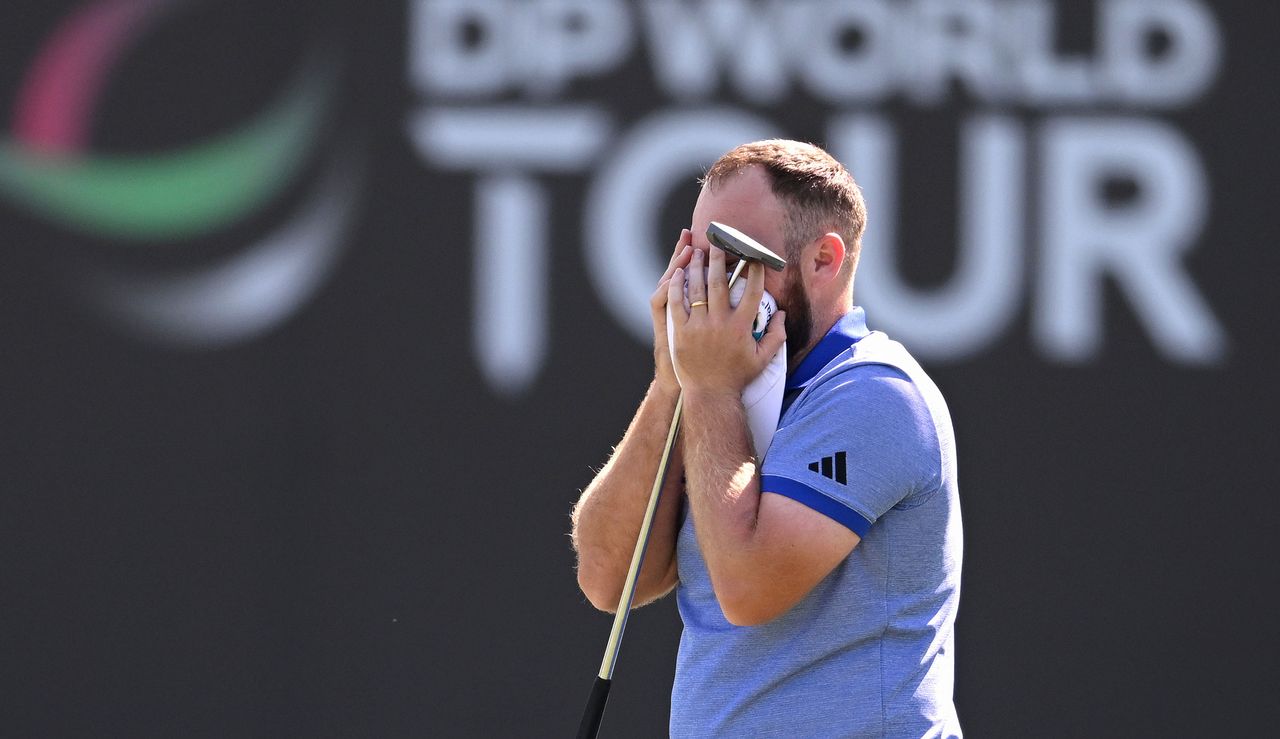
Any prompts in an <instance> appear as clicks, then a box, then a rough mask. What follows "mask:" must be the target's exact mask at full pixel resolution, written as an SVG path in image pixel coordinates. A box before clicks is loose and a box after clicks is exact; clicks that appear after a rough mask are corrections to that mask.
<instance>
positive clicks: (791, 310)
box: [778, 270, 813, 362]
mask: <svg viewBox="0 0 1280 739" xmlns="http://www.w3.org/2000/svg"><path fill="white" fill-rule="evenodd" d="M785 290H786V293H785V294H784V295H782V296H781V297H779V298H778V307H779V308H781V309H782V310H784V311H786V313H787V316H786V319H785V320H784V321H783V324H782V325H783V327H784V328H786V330H787V361H788V362H790V361H791V360H792V359H794V358H795V356H796V354H798V353H800V352H802V351H804V350H806V349H808V348H809V340H810V339H811V338H813V312H812V311H811V310H809V294H808V293H807V292H805V289H804V283H803V282H801V281H800V272H799V270H796V271H793V272H792V273H791V274H790V275H789V276H788V277H787V281H786V285H785Z"/></svg>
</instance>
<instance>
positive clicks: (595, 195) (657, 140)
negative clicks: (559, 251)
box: [582, 109, 778, 343]
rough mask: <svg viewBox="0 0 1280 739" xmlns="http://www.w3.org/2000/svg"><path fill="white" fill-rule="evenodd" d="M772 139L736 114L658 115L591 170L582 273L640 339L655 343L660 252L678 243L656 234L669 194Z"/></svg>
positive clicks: (770, 130) (765, 125)
mask: <svg viewBox="0 0 1280 739" xmlns="http://www.w3.org/2000/svg"><path fill="white" fill-rule="evenodd" d="M776 135H778V130H777V129H776V128H775V127H774V126H773V125H772V124H770V123H769V122H768V121H765V120H762V119H760V118H757V117H754V116H751V115H747V114H746V113H742V112H739V111H737V110H728V109H726V110H707V111H690V112H677V113H658V114H656V115H654V116H651V117H649V118H648V119H646V120H644V121H642V122H641V123H640V124H639V125H637V126H635V127H634V128H632V129H631V131H630V132H629V133H628V134H627V135H626V137H625V138H623V139H622V140H620V141H618V142H617V144H616V145H615V147H614V156H613V158H612V159H609V160H608V161H606V162H605V163H604V164H603V166H601V167H600V168H599V169H598V170H597V171H596V178H595V180H594V181H593V182H592V183H591V186H590V189H589V190H588V192H587V202H586V208H585V211H584V214H583V215H584V217H585V221H584V224H583V232H582V244H583V248H584V249H585V250H586V261H587V274H588V275H590V277H591V280H592V284H594V285H595V288H596V292H597V293H598V294H599V296H600V300H601V301H602V302H603V303H604V304H605V306H606V307H607V308H608V309H609V311H610V312H612V313H613V316H614V318H616V319H617V320H618V322H619V323H621V324H622V326H623V327H624V328H626V329H627V330H628V331H630V332H631V334H632V335H633V336H635V337H636V338H637V339H638V340H640V341H643V342H645V343H651V342H652V341H653V326H652V324H651V323H650V320H649V297H650V296H651V295H652V294H653V291H654V289H655V288H656V287H657V285H658V278H659V277H661V276H662V273H663V271H664V270H665V269H666V262H665V261H663V260H661V259H659V258H658V255H659V254H660V253H661V250H660V248H659V247H660V246H661V245H667V247H666V248H667V251H668V252H669V250H670V248H671V245H674V244H675V238H676V234H656V233H654V224H656V223H657V222H658V219H659V217H660V214H661V210H662V204H663V201H664V199H665V197H666V196H667V194H668V193H670V192H671V189H672V188H673V187H674V186H675V185H677V184H679V183H680V182H682V181H683V182H689V181H691V180H692V179H693V178H694V177H696V176H698V175H699V174H701V173H702V171H704V170H705V168H706V167H709V166H710V165H711V164H712V163H713V162H714V161H715V160H716V159H717V158H718V157H719V156H720V155H721V154H724V153H725V152H726V151H728V150H730V149H732V148H733V147H735V146H737V145H738V144H741V143H743V142H745V141H755V140H757V139H765V138H770V137H771V136H776ZM686 178H687V179H686ZM689 211H690V213H692V212H693V203H689Z"/></svg>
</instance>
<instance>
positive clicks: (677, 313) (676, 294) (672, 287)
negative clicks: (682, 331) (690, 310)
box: [667, 267, 689, 328]
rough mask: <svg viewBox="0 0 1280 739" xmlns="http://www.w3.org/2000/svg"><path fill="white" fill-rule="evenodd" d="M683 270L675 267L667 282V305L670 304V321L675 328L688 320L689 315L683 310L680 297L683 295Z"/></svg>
mask: <svg viewBox="0 0 1280 739" xmlns="http://www.w3.org/2000/svg"><path fill="white" fill-rule="evenodd" d="M683 292H684V270H683V269H681V268H680V267H676V271H675V273H674V274H672V275H671V280H670V281H669V282H668V284H667V305H670V306H671V322H672V323H674V324H675V326H676V328H681V327H683V326H684V325H685V323H687V322H688V321H689V316H688V314H686V313H685V312H684V305H683V302H682V300H681V298H683V297H684V295H682V293H683Z"/></svg>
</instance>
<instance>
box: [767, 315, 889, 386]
mask: <svg viewBox="0 0 1280 739" xmlns="http://www.w3.org/2000/svg"><path fill="white" fill-rule="evenodd" d="M868 333H870V332H869V331H867V315H866V313H865V312H864V311H863V310H862V308H860V307H858V306H856V305H855V306H854V307H853V310H851V311H849V312H848V313H846V314H844V315H843V316H841V317H840V320H838V321H836V325H834V326H832V327H831V330H830V331H828V332H827V335H826V336H823V337H822V341H819V342H818V345H817V346H815V347H814V348H813V350H812V351H810V352H809V354H808V356H806V357H805V358H804V359H803V360H802V361H801V362H800V366H799V367H796V371H795V372H793V373H791V374H790V375H788V376H787V389H788V390H795V389H797V388H802V387H804V386H805V385H808V384H809V381H810V380H812V379H813V378H814V377H816V376H817V374H818V373H819V372H821V371H822V368H823V367H826V366H827V365H828V364H830V362H831V360H833V359H835V358H836V357H837V356H838V355H840V354H841V353H842V352H844V351H845V350H846V349H848V348H849V347H850V346H853V345H854V344H856V343H857V342H858V340H859V339H861V338H862V337H864V336H866V335H867V334H868Z"/></svg>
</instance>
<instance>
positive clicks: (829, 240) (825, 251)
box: [810, 231, 845, 282]
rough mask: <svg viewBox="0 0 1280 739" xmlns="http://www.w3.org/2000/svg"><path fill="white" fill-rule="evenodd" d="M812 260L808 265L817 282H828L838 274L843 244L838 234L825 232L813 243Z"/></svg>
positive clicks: (843, 249) (841, 261)
mask: <svg viewBox="0 0 1280 739" xmlns="http://www.w3.org/2000/svg"><path fill="white" fill-rule="evenodd" d="M812 253H813V260H812V262H810V267H811V269H812V270H813V276H814V278H815V279H817V280H818V281H819V282H830V281H832V280H834V279H836V278H837V277H839V275H840V268H841V267H843V266H844V255H845V244H844V239H843V238H841V237H840V234H838V233H835V232H834V231H832V232H830V233H825V234H823V235H822V236H821V237H819V238H818V240H817V241H816V242H815V243H814V244H813V252H812Z"/></svg>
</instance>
